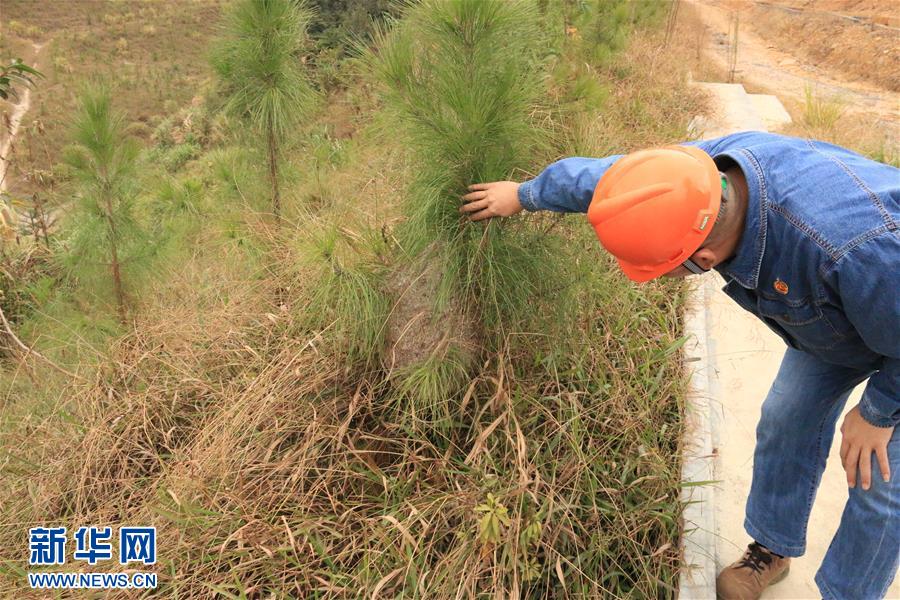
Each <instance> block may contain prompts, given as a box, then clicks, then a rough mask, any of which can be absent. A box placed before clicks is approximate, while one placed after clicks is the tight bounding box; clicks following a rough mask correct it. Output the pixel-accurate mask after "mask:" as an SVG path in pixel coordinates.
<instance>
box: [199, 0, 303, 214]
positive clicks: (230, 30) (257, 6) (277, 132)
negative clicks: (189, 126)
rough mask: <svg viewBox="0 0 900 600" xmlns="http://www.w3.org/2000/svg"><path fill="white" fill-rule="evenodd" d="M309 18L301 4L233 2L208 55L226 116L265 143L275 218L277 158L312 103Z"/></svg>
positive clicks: (289, 1)
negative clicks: (306, 60)
mask: <svg viewBox="0 0 900 600" xmlns="http://www.w3.org/2000/svg"><path fill="white" fill-rule="evenodd" d="M310 18H311V12H310V11H309V10H308V9H307V8H306V5H305V2H303V1H302V0H301V1H293V0H237V2H236V3H235V4H234V5H233V6H232V7H231V9H230V11H229V12H228V15H227V17H226V20H225V26H224V30H223V32H222V34H221V35H220V38H219V40H218V42H217V43H216V45H215V48H214V51H213V54H212V64H213V67H214V68H215V70H216V72H217V73H218V75H219V78H220V80H221V83H222V86H223V88H224V92H225V96H226V98H227V100H226V103H225V109H226V111H227V112H228V113H230V114H232V115H234V116H237V117H238V118H239V119H241V121H243V122H244V123H246V124H248V125H249V126H250V127H251V129H252V130H253V132H255V133H258V134H261V135H262V136H263V138H264V140H265V145H266V154H267V159H268V168H269V184H270V186H271V192H272V210H273V212H274V213H275V216H276V217H278V216H280V214H281V193H280V190H279V187H278V173H279V155H280V154H281V152H282V149H283V146H284V143H285V141H286V139H287V137H288V135H289V134H290V133H291V132H292V131H293V130H295V129H296V128H297V126H298V125H299V124H300V123H301V121H302V120H303V118H304V117H305V116H306V115H307V114H308V111H309V109H310V107H311V105H312V103H313V99H314V97H315V92H314V91H313V89H312V87H311V86H310V85H309V83H308V80H307V78H306V75H305V73H304V66H303V63H302V62H301V53H302V51H303V48H304V46H305V43H306V39H307V35H306V31H307V27H308V25H309V21H310Z"/></svg>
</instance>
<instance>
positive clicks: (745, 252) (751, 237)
mask: <svg viewBox="0 0 900 600" xmlns="http://www.w3.org/2000/svg"><path fill="white" fill-rule="evenodd" d="M726 159H730V160H731V161H734V162H736V163H737V165H738V166H739V167H740V168H741V170H742V171H743V172H744V179H746V181H747V215H746V218H745V219H744V233H743V234H742V235H741V241H740V242H739V243H738V246H737V248H736V249H735V253H734V256H733V257H732V258H731V259H730V260H728V261H725V262H723V263H720V264H718V265H716V267H715V269H716V271H718V272H719V273H720V274H721V275H722V276H723V277H724V278H725V279H726V280H730V279H733V280H735V281H737V282H738V283H739V284H741V285H742V286H743V287H745V288H748V289H755V288H756V287H757V285H758V283H759V271H760V268H761V267H762V260H763V254H764V252H765V249H766V182H765V179H764V178H763V176H762V169H760V167H759V163H758V162H756V158H755V157H754V156H753V155H752V154H750V152H748V151H747V150H735V151H731V152H723V153H722V154H717V155H716V156H714V157H713V160H714V161H715V162H716V164H718V165H720V168H723V167H724V165H725V164H726V163H727V162H728V161H727V160H726Z"/></svg>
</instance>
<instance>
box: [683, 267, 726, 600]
mask: <svg viewBox="0 0 900 600" xmlns="http://www.w3.org/2000/svg"><path fill="white" fill-rule="evenodd" d="M698 279H699V282H698V285H697V286H696V287H695V289H693V290H692V292H691V293H690V295H689V297H688V301H687V305H686V306H685V311H684V325H685V335H687V336H688V341H687V342H686V343H685V345H684V354H683V356H684V360H685V368H686V369H689V371H690V385H689V392H688V397H687V402H686V406H685V430H684V438H683V439H682V457H681V458H682V466H681V481H682V488H681V501H682V503H683V505H684V510H683V512H682V524H683V528H682V537H681V550H682V564H681V573H680V575H679V581H678V596H679V597H680V598H689V599H694V598H696V599H704V600H707V599H710V598H715V597H716V573H717V568H716V535H717V529H716V510H715V499H716V494H715V486H714V485H712V484H709V483H703V482H709V481H712V480H714V479H716V472H717V468H716V467H717V465H716V458H717V454H716V447H717V444H718V442H717V440H716V415H715V407H716V406H717V404H718V403H717V401H716V396H715V393H716V384H715V363H714V354H713V351H712V348H711V347H710V345H711V340H710V338H709V328H708V318H709V317H708V298H709V297H710V294H712V293H715V289H714V288H713V287H712V285H711V282H710V281H708V280H709V278H708V277H703V278H698Z"/></svg>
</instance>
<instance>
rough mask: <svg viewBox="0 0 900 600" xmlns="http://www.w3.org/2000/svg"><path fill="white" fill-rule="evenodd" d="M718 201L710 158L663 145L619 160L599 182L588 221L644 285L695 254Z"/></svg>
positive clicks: (688, 148)
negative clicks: (644, 282)
mask: <svg viewBox="0 0 900 600" xmlns="http://www.w3.org/2000/svg"><path fill="white" fill-rule="evenodd" d="M721 201H722V187H721V182H720V175H719V170H718V168H717V167H716V164H715V163H714V162H713V160H712V157H710V156H709V154H707V153H706V152H704V151H703V150H700V149H699V148H695V147H693V146H666V147H664V148H653V149H650V150H640V151H638V152H633V153H631V154H629V155H627V156H623V157H622V158H620V159H619V160H617V161H616V162H615V164H613V166H612V167H610V168H609V169H608V170H607V171H606V173H605V174H604V175H603V177H601V178H600V181H599V182H598V183H597V187H596V189H595V190H594V196H593V198H592V199H591V204H590V206H589V207H588V212H587V217H588V221H590V223H591V225H593V226H594V230H595V231H596V232H597V238H598V239H599V240H600V243H601V244H603V247H604V248H606V249H607V250H608V251H609V252H610V254H612V255H613V256H615V257H616V258H617V259H618V261H619V266H621V267H622V271H623V272H624V273H625V275H627V276H628V278H629V279H632V280H634V281H640V282H643V281H649V280H651V279H653V278H655V277H659V276H660V275H662V274H663V273H666V272H668V271H671V270H672V269H674V268H675V267H677V266H678V265H680V264H682V263H683V262H684V261H685V260H686V259H688V258H689V257H690V256H691V255H692V254H693V253H694V252H696V251H697V248H699V247H700V245H701V244H702V243H703V241H704V240H705V239H706V238H707V236H709V232H710V231H711V230H712V226H713V223H714V222H715V219H716V215H717V214H718V212H719V204H720V202H721Z"/></svg>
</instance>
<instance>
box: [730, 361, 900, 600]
mask: <svg viewBox="0 0 900 600" xmlns="http://www.w3.org/2000/svg"><path fill="white" fill-rule="evenodd" d="M872 373H873V371H861V370H858V369H851V368H847V367H839V366H836V365H832V364H829V363H826V362H823V361H821V360H819V359H817V358H815V357H813V356H812V355H810V354H807V353H805V352H801V351H799V350H794V349H793V348H788V350H787V352H786V353H785V355H784V359H783V360H782V362H781V368H780V369H779V371H778V376H777V377H776V378H775V382H774V383H773V384H772V389H771V390H770V391H769V394H768V396H767V397H766V400H765V402H764V403H763V406H762V416H761V418H760V421H759V425H758V427H757V429H756V451H755V453H754V456H753V484H752V485H751V488H750V496H749V497H748V498H747V511H746V518H745V520H744V529H746V530H747V533H749V534H750V536H751V537H753V539H754V540H756V541H757V542H759V543H761V544H763V545H764V546H766V547H768V548H769V549H771V550H772V551H774V552H776V553H777V554H782V555H784V556H801V555H803V553H804V552H805V551H806V526H807V523H808V521H809V512H810V509H811V508H812V503H813V499H814V498H815V496H816V489H817V488H818V487H819V481H820V480H821V478H822V472H823V471H824V470H825V460H826V458H827V457H828V451H829V449H830V447H831V442H832V439H833V438H834V433H835V424H836V422H837V419H838V417H839V416H840V414H841V411H842V409H843V407H844V404H845V403H846V402H847V397H848V396H849V395H850V392H851V390H852V389H853V388H854V387H855V386H856V385H857V384H858V383H860V382H861V381H863V380H865V379H866V378H868V377H869V376H870V375H871V374H872ZM888 456H889V460H890V463H891V480H890V481H889V482H887V483H885V482H884V480H883V479H882V478H881V474H880V471H879V469H878V467H877V464H878V462H877V459H876V458H875V457H874V455H873V457H872V471H873V473H872V485H871V486H870V488H869V489H868V490H863V489H862V485H861V484H860V483H859V481H858V482H857V485H856V487H854V488H852V489H850V490H849V494H850V497H849V499H848V500H847V504H846V506H845V507H844V514H843V516H842V517H841V524H840V527H839V528H838V530H837V533H836V534H835V536H834V538H833V539H832V540H831V545H830V546H829V547H828V552H827V553H826V554H825V559H824V560H823V561H822V565H821V566H820V568H819V570H818V572H817V573H816V579H815V580H816V584H817V585H818V586H819V591H820V592H821V594H822V596H823V597H824V598H826V599H827V600H830V599H835V600H850V599H853V598H861V599H862V598H865V599H869V598H883V597H884V595H885V594H886V593H887V589H888V586H890V584H891V582H892V581H893V579H894V575H895V574H896V573H897V567H898V560H900V427H896V428H895V429H894V434H893V436H892V437H891V441H890V443H889V444H888Z"/></svg>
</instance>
